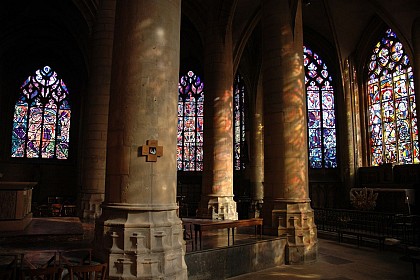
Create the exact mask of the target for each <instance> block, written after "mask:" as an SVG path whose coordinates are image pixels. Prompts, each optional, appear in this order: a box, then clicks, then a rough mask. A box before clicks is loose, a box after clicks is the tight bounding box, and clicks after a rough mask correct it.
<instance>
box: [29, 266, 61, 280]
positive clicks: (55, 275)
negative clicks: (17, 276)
mask: <svg viewBox="0 0 420 280" xmlns="http://www.w3.org/2000/svg"><path fill="white" fill-rule="evenodd" d="M62 273H63V269H62V268H61V267H60V266H48V267H41V268H26V269H22V270H21V279H22V280H61V279H62V278H61V275H62Z"/></svg>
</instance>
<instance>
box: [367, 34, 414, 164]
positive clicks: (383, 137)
mask: <svg viewBox="0 0 420 280" xmlns="http://www.w3.org/2000/svg"><path fill="white" fill-rule="evenodd" d="M368 70H369V72H368V81H367V90H368V92H367V93H368V96H367V98H368V106H369V123H368V125H369V138H370V139H369V140H370V141H369V144H370V163H371V165H381V164H383V163H400V164H409V163H419V162H420V161H419V143H418V131H417V112H416V98H415V94H414V80H413V69H412V67H411V65H410V61H409V58H408V56H407V54H406V53H405V51H404V47H403V45H402V43H401V42H400V41H399V40H398V38H397V36H396V35H395V33H394V32H392V30H391V29H388V30H387V31H386V32H385V36H384V37H383V38H382V39H381V40H380V41H379V42H378V43H377V44H376V46H375V47H374V49H373V52H372V55H371V57H370V60H369V64H368Z"/></svg>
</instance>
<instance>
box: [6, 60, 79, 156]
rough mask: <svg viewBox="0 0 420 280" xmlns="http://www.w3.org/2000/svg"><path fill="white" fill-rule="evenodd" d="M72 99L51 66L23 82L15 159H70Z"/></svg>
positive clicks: (17, 106) (16, 116) (15, 128)
mask: <svg viewBox="0 0 420 280" xmlns="http://www.w3.org/2000/svg"><path fill="white" fill-rule="evenodd" d="M68 96H69V92H68V90H67V87H66V85H65V84H64V82H63V80H62V79H60V78H59V76H58V75H57V73H56V72H54V71H53V70H52V69H51V67H49V66H44V67H43V68H42V69H38V70H37V71H35V74H34V75H33V76H29V77H28V78H27V79H26V80H25V82H23V84H22V86H21V87H20V95H19V98H18V100H17V102H16V104H15V110H14V115H13V132H12V150H11V156H12V157H16V158H49V159H51V158H55V159H67V158H68V156H69V136H70V116H71V110H70V105H69V100H68V99H69V98H68Z"/></svg>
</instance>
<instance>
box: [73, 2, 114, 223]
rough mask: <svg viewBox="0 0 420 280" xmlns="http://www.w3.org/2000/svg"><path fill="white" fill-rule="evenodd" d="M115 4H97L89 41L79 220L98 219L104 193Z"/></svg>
mask: <svg viewBox="0 0 420 280" xmlns="http://www.w3.org/2000/svg"><path fill="white" fill-rule="evenodd" d="M114 22H115V0H103V1H101V2H100V6H99V10H98V15H97V18H96V22H95V25H94V27H93V34H92V41H91V52H90V53H91V59H90V76H89V83H88V86H87V92H86V103H85V105H84V114H83V115H84V117H83V120H84V121H85V125H84V133H83V155H82V162H83V163H82V190H81V195H80V200H81V216H82V218H83V219H85V220H91V219H95V218H96V217H98V216H99V215H100V213H101V208H100V204H101V203H102V201H103V200H104V193H105V167H106V139H107V132H108V109H109V108H108V107H109V88H110V84H111V63H112V43H113V40H114Z"/></svg>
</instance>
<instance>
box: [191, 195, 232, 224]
mask: <svg viewBox="0 0 420 280" xmlns="http://www.w3.org/2000/svg"><path fill="white" fill-rule="evenodd" d="M205 204H206V203H205V202H204V201H202V202H201V205H202V207H200V208H201V209H199V211H198V213H197V217H199V218H204V219H212V220H237V219H238V212H237V210H236V209H237V208H236V202H235V201H234V200H233V196H208V202H207V209H203V208H204V207H205V206H204V207H203V205H205Z"/></svg>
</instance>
